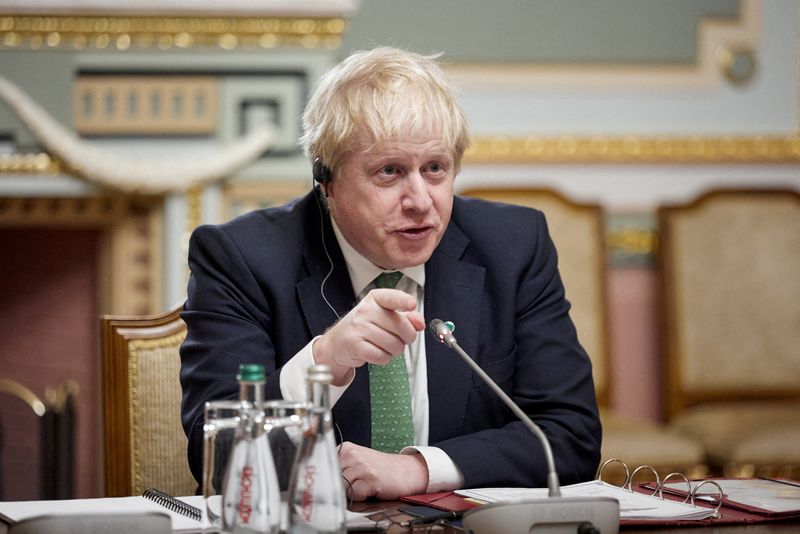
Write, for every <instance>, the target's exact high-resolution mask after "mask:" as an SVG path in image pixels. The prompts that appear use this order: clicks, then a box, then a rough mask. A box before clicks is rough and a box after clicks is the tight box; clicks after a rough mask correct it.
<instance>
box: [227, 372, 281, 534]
mask: <svg viewBox="0 0 800 534" xmlns="http://www.w3.org/2000/svg"><path fill="white" fill-rule="evenodd" d="M236 378H237V379H238V380H239V392H240V399H241V419H240V423H239V427H238V428H237V430H236V437H235V438H234V445H233V450H232V452H231V457H230V460H229V463H228V469H227V473H226V475H225V482H224V485H223V488H222V532H226V533H250V532H253V533H255V532H258V533H269V534H278V532H279V526H280V515H281V501H280V490H279V488H278V476H277V474H276V472H275V464H274V462H273V460H272V453H271V452H270V446H269V441H268V439H267V433H266V431H265V428H264V411H263V408H262V406H261V403H262V401H263V400H264V385H265V384H266V377H265V374H264V366H263V365H257V364H244V365H241V366H240V367H239V375H237V377H236Z"/></svg>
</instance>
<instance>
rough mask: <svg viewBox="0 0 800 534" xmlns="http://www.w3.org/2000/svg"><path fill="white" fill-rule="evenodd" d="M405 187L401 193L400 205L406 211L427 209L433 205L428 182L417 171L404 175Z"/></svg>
mask: <svg viewBox="0 0 800 534" xmlns="http://www.w3.org/2000/svg"><path fill="white" fill-rule="evenodd" d="M406 178H407V188H406V191H405V194H404V195H403V200H402V206H403V209H404V210H408V211H427V210H429V209H430V208H431V206H432V205H433V200H432V199H431V195H430V192H429V191H428V182H426V181H425V179H424V178H423V177H422V175H421V174H420V173H419V172H414V173H411V174H409V175H407V176H406Z"/></svg>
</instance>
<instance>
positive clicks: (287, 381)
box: [280, 221, 464, 493]
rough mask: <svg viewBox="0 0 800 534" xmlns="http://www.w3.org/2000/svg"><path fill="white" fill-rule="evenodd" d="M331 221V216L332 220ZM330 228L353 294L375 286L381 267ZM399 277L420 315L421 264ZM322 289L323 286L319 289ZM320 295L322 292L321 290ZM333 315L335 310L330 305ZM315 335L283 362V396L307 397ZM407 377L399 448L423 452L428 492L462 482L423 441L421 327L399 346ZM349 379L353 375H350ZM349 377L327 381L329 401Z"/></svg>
mask: <svg viewBox="0 0 800 534" xmlns="http://www.w3.org/2000/svg"><path fill="white" fill-rule="evenodd" d="M332 222H333V221H332ZM333 231H334V233H335V234H336V239H337V240H338V242H339V246H340V248H341V249H342V255H343V256H344V260H345V263H346V264H347V271H348V273H349V274H350V280H351V282H352V283H353V292H354V293H355V295H356V297H357V298H358V300H361V299H362V298H364V297H365V296H366V295H367V293H369V292H370V291H371V290H372V289H374V288H375V284H374V280H375V278H377V277H378V275H379V274H381V273H382V272H384V271H383V269H381V268H380V267H378V266H377V265H375V264H374V263H372V262H371V261H369V260H368V259H367V258H365V257H364V256H362V255H361V254H359V253H358V252H356V250H355V249H354V248H353V247H352V246H350V244H349V243H348V242H347V241H346V240H345V239H344V237H343V236H342V234H341V232H340V231H339V228H338V226H336V223H333ZM401 272H402V273H403V277H402V278H401V279H400V281H399V283H398V284H397V289H399V290H401V291H405V292H406V293H408V294H410V295H413V296H414V297H415V298H416V299H417V311H419V312H420V313H421V314H423V316H424V312H425V310H424V302H425V266H424V265H417V266H415V267H409V268H407V269H402V270H401ZM320 290H322V289H320ZM323 296H324V295H323ZM334 311H335V312H336V313H337V315H338V313H339V311H340V310H334ZM316 339H317V338H314V339H312V340H311V341H310V342H309V343H308V344H307V345H306V346H305V347H303V348H302V349H301V350H300V351H299V352H298V353H297V354H295V355H294V357H293V358H292V359H291V360H289V361H288V362H287V363H286V365H284V366H283V369H282V371H281V377H280V387H281V394H282V395H283V398H284V399H288V400H294V401H301V402H305V401H306V388H305V376H306V369H308V368H309V367H310V366H311V365H314V355H313V352H312V350H311V347H312V345H313V343H314V341H315V340H316ZM404 355H405V359H406V369H407V370H408V383H409V386H410V388H411V414H412V418H413V420H414V446H413V447H406V448H404V449H403V450H402V451H400V453H401V454H416V453H419V454H422V456H423V458H424V459H425V463H426V464H427V466H428V488H427V492H428V493H432V492H437V491H447V490H452V489H457V488H460V487H463V485H464V476H463V475H462V474H461V470H460V469H459V468H458V466H456V464H455V463H454V462H453V461H452V460H451V459H450V457H449V456H448V455H447V453H445V452H444V451H443V450H442V449H440V448H438V447H430V446H428V428H429V412H428V368H427V364H426V357H425V331H424V330H423V331H422V332H417V337H416V339H414V341H413V342H412V343H411V344H410V345H407V346H406V348H405V351H404ZM351 383H352V380H351ZM349 386H350V383H348V384H346V385H344V386H331V388H330V393H331V399H330V400H331V406H333V405H335V404H336V401H338V400H339V398H340V397H341V396H342V395H343V394H344V392H345V391H346V390H347V388H348V387H349Z"/></svg>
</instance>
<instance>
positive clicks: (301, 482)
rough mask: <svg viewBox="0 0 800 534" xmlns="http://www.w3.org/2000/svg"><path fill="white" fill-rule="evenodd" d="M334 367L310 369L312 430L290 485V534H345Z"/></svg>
mask: <svg viewBox="0 0 800 534" xmlns="http://www.w3.org/2000/svg"><path fill="white" fill-rule="evenodd" d="M332 380H333V375H331V372H330V367H328V366H327V365H314V366H312V367H310V368H309V369H308V375H307V378H306V388H307V395H308V401H309V404H310V407H309V420H308V428H307V430H306V432H305V434H304V436H303V441H302V443H301V445H300V449H299V450H298V453H297V458H296V460H295V463H294V467H293V469H292V477H291V481H290V483H289V518H288V526H289V534H310V533H325V534H339V533H342V534H344V533H345V532H347V528H346V516H345V509H346V500H345V492H344V486H343V484H342V469H341V467H340V466H339V456H338V454H337V450H336V440H335V439H334V435H333V417H332V416H331V409H330V391H329V389H330V383H331V381H332Z"/></svg>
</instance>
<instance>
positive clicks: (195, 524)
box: [0, 495, 203, 533]
mask: <svg viewBox="0 0 800 534" xmlns="http://www.w3.org/2000/svg"><path fill="white" fill-rule="evenodd" d="M177 498H178V499H180V500H181V501H183V502H185V503H187V504H190V505H192V506H195V507H197V508H200V507H202V506H203V497H202V496H201V495H191V496H189V497H177ZM153 512H156V513H162V514H167V515H169V516H170V519H171V521H172V531H173V532H181V533H190V532H202V528H201V527H202V525H201V523H200V521H197V520H195V519H192V518H190V517H186V516H184V515H181V514H179V513H177V512H173V511H172V510H168V509H167V508H165V507H163V506H161V505H160V504H158V503H156V502H153V501H151V500H149V499H146V498H144V497H141V496H137V497H111V498H105V499H69V500H63V501H15V502H0V520H2V521H4V522H6V523H8V524H9V525H11V524H14V523H17V522H19V521H22V520H24V519H30V518H32V517H39V516H43V515H65V516H66V515H74V516H81V515H95V514H97V515H99V514H108V515H113V514H126V515H132V514H147V513H153Z"/></svg>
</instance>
